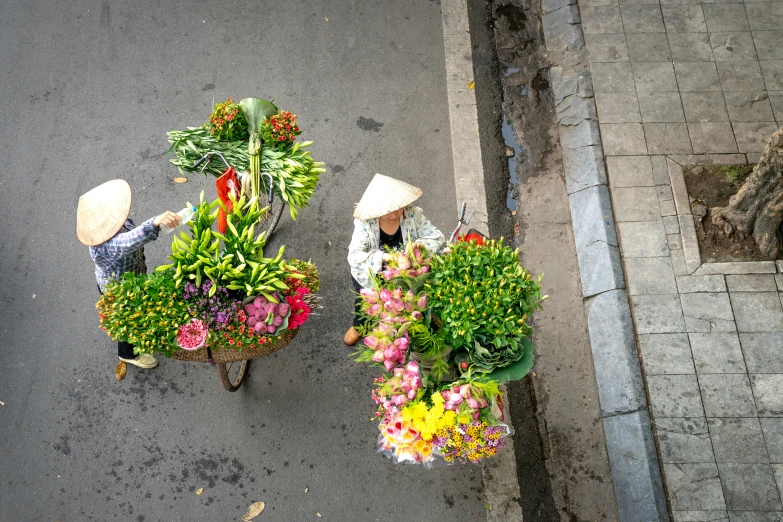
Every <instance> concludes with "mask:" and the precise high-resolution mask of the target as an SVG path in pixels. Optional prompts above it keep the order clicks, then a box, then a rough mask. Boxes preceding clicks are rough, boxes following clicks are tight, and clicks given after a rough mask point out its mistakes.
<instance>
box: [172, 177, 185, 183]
mask: <svg viewBox="0 0 783 522" xmlns="http://www.w3.org/2000/svg"><path fill="white" fill-rule="evenodd" d="M187 180H188V178H174V183H185V182H186V181H187Z"/></svg>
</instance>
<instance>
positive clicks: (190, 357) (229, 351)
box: [171, 328, 299, 364]
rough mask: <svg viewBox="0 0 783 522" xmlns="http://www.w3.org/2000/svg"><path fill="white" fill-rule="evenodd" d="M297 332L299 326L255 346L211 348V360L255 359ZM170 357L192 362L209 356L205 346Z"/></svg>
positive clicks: (286, 342) (281, 346)
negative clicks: (237, 348) (238, 348)
mask: <svg viewBox="0 0 783 522" xmlns="http://www.w3.org/2000/svg"><path fill="white" fill-rule="evenodd" d="M298 332H299V328H297V329H296V330H286V331H284V332H283V333H281V334H280V335H279V336H278V337H272V338H271V340H270V342H268V343H266V344H263V345H261V346H257V347H256V348H244V349H242V350H236V349H234V348H222V347H220V348H214V347H213V348H212V350H211V351H212V360H213V361H214V362H215V363H218V364H222V363H232V362H237V361H245V360H247V359H255V358H256V357H263V356H264V355H269V354H270V353H274V352H277V351H279V350H282V349H283V348H285V347H286V346H288V343H290V342H291V340H292V339H293V338H294V337H295V336H296V334H297V333H298ZM171 358H172V359H177V360H179V361H194V362H209V356H208V352H207V349H206V348H202V349H200V350H196V351H193V352H189V351H187V350H178V351H176V352H174V353H172V354H171Z"/></svg>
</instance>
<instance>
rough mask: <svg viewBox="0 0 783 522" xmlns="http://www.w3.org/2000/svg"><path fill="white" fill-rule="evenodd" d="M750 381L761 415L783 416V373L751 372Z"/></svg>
mask: <svg viewBox="0 0 783 522" xmlns="http://www.w3.org/2000/svg"><path fill="white" fill-rule="evenodd" d="M750 382H751V384H752V385H753V395H754V397H755V398H756V407H757V408H758V412H759V416H762V417H783V393H781V390H783V374H780V373H767V374H763V373H757V374H751V376H750Z"/></svg>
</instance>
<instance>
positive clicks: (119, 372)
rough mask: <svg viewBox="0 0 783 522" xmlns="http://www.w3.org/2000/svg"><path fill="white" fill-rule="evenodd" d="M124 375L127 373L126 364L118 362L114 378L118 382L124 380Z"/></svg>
mask: <svg viewBox="0 0 783 522" xmlns="http://www.w3.org/2000/svg"><path fill="white" fill-rule="evenodd" d="M126 373H128V364H127V363H126V362H125V361H120V362H118V363H117V368H115V369H114V376H115V377H116V378H117V380H118V381H121V380H123V379H124V378H125V374H126Z"/></svg>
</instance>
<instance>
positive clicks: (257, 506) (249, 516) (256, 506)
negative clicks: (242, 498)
mask: <svg viewBox="0 0 783 522" xmlns="http://www.w3.org/2000/svg"><path fill="white" fill-rule="evenodd" d="M265 507H266V504H264V503H263V502H254V503H252V504H250V506H249V507H248V508H247V513H245V516H243V517H242V522H250V521H251V520H253V519H254V518H256V517H257V516H258V515H260V514H261V512H262V511H263V510H264V508H265Z"/></svg>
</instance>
